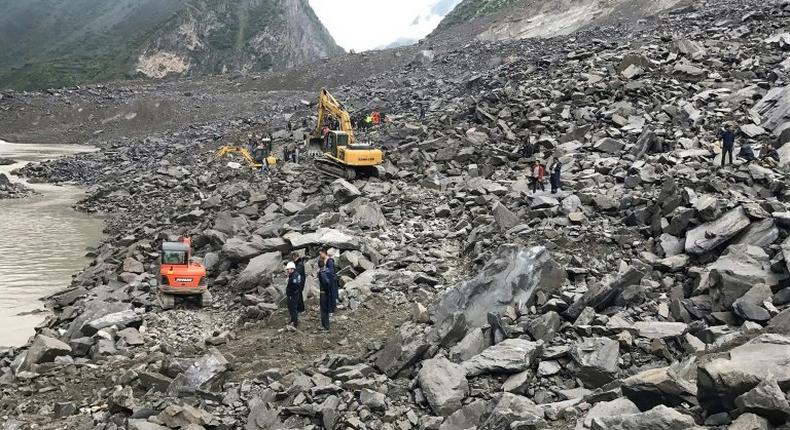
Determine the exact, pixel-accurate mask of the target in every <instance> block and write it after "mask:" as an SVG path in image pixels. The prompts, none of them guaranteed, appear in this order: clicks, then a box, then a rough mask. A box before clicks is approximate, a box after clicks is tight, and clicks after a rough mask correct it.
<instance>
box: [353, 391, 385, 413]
mask: <svg viewBox="0 0 790 430" xmlns="http://www.w3.org/2000/svg"><path fill="white" fill-rule="evenodd" d="M359 402H360V403H361V404H363V405H365V406H367V407H368V408H370V410H372V411H383V410H385V409H386V408H387V396H385V395H384V394H382V393H379V392H378V391H373V390H369V389H367V388H363V389H362V390H361V391H360V392H359Z"/></svg>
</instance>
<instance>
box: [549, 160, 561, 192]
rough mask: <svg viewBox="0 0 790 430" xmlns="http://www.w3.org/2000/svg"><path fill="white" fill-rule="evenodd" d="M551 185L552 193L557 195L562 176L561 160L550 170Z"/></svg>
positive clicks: (555, 161) (553, 164) (556, 161)
mask: <svg viewBox="0 0 790 430" xmlns="http://www.w3.org/2000/svg"><path fill="white" fill-rule="evenodd" d="M549 172H550V173H549V183H551V193H552V194H557V190H559V189H560V174H561V173H562V164H560V161H559V160H556V159H555V160H554V163H552V164H551V168H550V169H549Z"/></svg>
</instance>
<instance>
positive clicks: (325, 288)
mask: <svg viewBox="0 0 790 430" xmlns="http://www.w3.org/2000/svg"><path fill="white" fill-rule="evenodd" d="M318 289H319V290H320V291H321V295H320V301H319V306H320V311H321V327H322V328H323V329H324V330H329V305H330V302H331V299H332V280H331V277H330V275H329V270H327V268H326V262H324V260H318Z"/></svg>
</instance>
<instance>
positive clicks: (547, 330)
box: [526, 311, 562, 342]
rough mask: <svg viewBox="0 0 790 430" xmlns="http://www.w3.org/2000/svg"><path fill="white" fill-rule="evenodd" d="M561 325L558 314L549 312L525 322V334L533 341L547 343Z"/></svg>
mask: <svg viewBox="0 0 790 430" xmlns="http://www.w3.org/2000/svg"><path fill="white" fill-rule="evenodd" d="M560 325H562V318H561V317H560V314H558V313H556V312H554V311H550V312H546V313H545V314H543V315H541V316H539V317H537V318H534V319H531V320H529V321H528V322H527V327H526V328H527V333H529V335H530V336H532V338H533V339H535V340H542V341H544V342H548V341H550V340H552V339H553V338H554V335H555V334H556V333H557V332H558V331H559V329H560Z"/></svg>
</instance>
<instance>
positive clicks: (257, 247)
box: [222, 237, 263, 263]
mask: <svg viewBox="0 0 790 430" xmlns="http://www.w3.org/2000/svg"><path fill="white" fill-rule="evenodd" d="M262 249H263V246H262V244H261V243H255V242H247V241H245V240H243V239H241V238H238V237H234V238H231V239H228V240H227V241H226V242H225V244H224V245H222V255H223V256H224V257H225V258H227V259H228V260H230V261H232V262H234V263H240V262H244V261H249V260H250V259H251V258H253V257H256V256H258V255H261V253H262V252H263V251H262Z"/></svg>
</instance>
